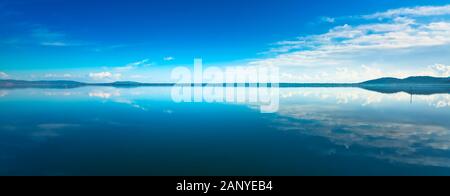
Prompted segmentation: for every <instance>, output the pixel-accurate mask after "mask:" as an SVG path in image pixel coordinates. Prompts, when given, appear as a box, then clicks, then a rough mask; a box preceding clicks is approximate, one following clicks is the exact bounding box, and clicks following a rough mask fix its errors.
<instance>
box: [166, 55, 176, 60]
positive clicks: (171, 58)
mask: <svg viewBox="0 0 450 196" xmlns="http://www.w3.org/2000/svg"><path fill="white" fill-rule="evenodd" d="M173 60H175V58H173V57H171V56H167V57H164V61H173Z"/></svg>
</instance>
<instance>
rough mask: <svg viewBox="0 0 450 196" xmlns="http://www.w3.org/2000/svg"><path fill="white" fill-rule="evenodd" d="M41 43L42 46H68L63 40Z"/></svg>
mask: <svg viewBox="0 0 450 196" xmlns="http://www.w3.org/2000/svg"><path fill="white" fill-rule="evenodd" d="M41 45H43V46H60V47H63V46H68V44H67V43H65V42H42V43H41Z"/></svg>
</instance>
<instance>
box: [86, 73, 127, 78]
mask: <svg viewBox="0 0 450 196" xmlns="http://www.w3.org/2000/svg"><path fill="white" fill-rule="evenodd" d="M121 76H122V75H121V74H120V73H116V74H114V73H111V72H99V73H89V77H91V78H92V79H94V80H105V79H106V80H117V79H120V77H121Z"/></svg>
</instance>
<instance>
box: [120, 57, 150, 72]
mask: <svg viewBox="0 0 450 196" xmlns="http://www.w3.org/2000/svg"><path fill="white" fill-rule="evenodd" d="M151 65H153V64H152V63H149V59H144V60H141V61H137V62H133V63H129V64H127V65H125V66H122V67H116V68H115V70H116V71H129V70H133V69H137V68H142V67H148V66H151Z"/></svg>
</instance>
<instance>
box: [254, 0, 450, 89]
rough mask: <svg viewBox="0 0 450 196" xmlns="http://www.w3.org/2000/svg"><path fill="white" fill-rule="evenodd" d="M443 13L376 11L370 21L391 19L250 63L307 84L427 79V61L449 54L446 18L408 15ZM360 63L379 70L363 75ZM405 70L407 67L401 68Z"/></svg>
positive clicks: (288, 45) (281, 46)
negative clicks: (424, 76) (277, 69)
mask: <svg viewBox="0 0 450 196" xmlns="http://www.w3.org/2000/svg"><path fill="white" fill-rule="evenodd" d="M447 9H449V10H450V6H441V7H417V8H404V9H398V10H390V11H387V12H380V13H377V14H373V16H375V15H377V17H381V16H392V17H386V18H387V20H380V21H376V22H373V21H369V20H363V23H362V24H361V23H359V24H358V25H350V24H345V25H340V26H336V27H334V28H332V29H330V30H329V31H328V32H327V33H324V34H318V35H309V36H303V37H299V38H296V39H294V40H285V41H280V42H277V43H275V44H274V45H275V46H276V47H274V48H271V49H270V50H269V51H268V52H267V53H272V54H274V53H275V56H274V57H270V58H262V59H257V60H253V61H251V62H250V63H249V64H250V65H262V66H279V67H280V68H281V70H282V72H283V69H284V70H288V72H290V74H291V75H293V76H294V77H297V78H300V76H302V77H303V79H304V80H302V81H305V82H309V81H310V80H311V81H312V80H314V81H317V80H315V79H316V78H317V79H318V80H319V81H320V80H321V79H323V78H324V77H321V75H322V74H323V73H325V74H328V75H329V76H333V77H340V76H343V77H342V79H343V80H342V81H340V82H360V81H355V80H352V79H358V78H359V79H362V80H366V79H369V78H370V77H371V76H381V77H382V76H407V75H408V74H409V75H417V74H424V73H427V74H428V73H430V70H429V69H428V67H427V65H429V64H432V63H433V62H430V61H434V62H435V61H436V60H439V61H441V60H443V59H444V61H442V62H447V60H448V61H450V58H449V57H447V56H448V55H446V52H449V51H448V49H447V50H445V48H450V47H447V46H450V19H449V18H432V19H428V20H416V19H415V18H413V17H407V16H409V15H414V16H416V15H421V16H434V15H449V16H450V12H447V11H446V10H447ZM368 16H369V15H367V16H366V18H369V17H368ZM440 47H441V48H440ZM443 49H444V50H443ZM425 54H427V55H425ZM420 55H422V58H421V57H419V56H420ZM419 62H421V63H422V64H419ZM364 64H365V65H372V64H373V65H379V66H378V67H375V66H369V67H370V68H371V69H372V70H369V71H366V70H365V68H362V67H361V65H364ZM400 65H402V66H404V67H401V66H400ZM407 65H409V67H405V66H407ZM294 68H295V69H294ZM366 68H367V67H366ZM361 69H362V70H361ZM295 72H297V73H295ZM299 72H301V73H299ZM314 72H316V73H314ZM304 73H307V74H304ZM374 73H375V74H374ZM444 73H445V72H444ZM344 76H347V77H344ZM356 76H358V77H356ZM331 79H332V80H333V79H336V78H331ZM333 81H335V82H338V81H336V80H333ZM297 82H298V80H297Z"/></svg>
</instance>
